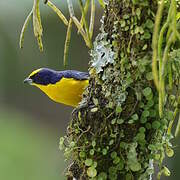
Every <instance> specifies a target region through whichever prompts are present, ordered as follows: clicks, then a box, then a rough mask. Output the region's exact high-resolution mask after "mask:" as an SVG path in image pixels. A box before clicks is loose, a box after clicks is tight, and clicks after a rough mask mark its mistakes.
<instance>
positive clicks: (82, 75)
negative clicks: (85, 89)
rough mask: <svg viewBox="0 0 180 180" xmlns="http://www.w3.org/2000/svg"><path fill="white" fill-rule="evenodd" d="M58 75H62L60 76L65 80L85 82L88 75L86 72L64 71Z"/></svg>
mask: <svg viewBox="0 0 180 180" xmlns="http://www.w3.org/2000/svg"><path fill="white" fill-rule="evenodd" d="M60 73H62V76H63V77H65V78H74V79H76V80H87V79H89V73H88V72H81V71H75V70H66V71H61V72H60Z"/></svg>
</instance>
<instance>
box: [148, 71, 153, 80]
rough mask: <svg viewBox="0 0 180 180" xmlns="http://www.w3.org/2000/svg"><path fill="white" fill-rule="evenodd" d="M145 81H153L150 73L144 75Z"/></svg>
mask: <svg viewBox="0 0 180 180" xmlns="http://www.w3.org/2000/svg"><path fill="white" fill-rule="evenodd" d="M146 79H147V80H148V81H152V80H153V75H152V72H148V73H147V74H146Z"/></svg>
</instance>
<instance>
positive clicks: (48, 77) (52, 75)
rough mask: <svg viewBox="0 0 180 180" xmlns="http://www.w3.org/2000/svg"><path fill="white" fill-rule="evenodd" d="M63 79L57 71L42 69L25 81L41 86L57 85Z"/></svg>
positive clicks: (34, 72)
mask: <svg viewBox="0 0 180 180" xmlns="http://www.w3.org/2000/svg"><path fill="white" fill-rule="evenodd" d="M61 78H62V75H61V74H60V73H58V72H57V71H54V70H51V69H48V68H41V69H38V70H35V71H33V72H32V73H31V74H30V75H29V77H28V78H26V79H25V80H24V82H25V83H29V84H32V83H35V84H40V85H48V84H55V83H56V82H58V81H59V80H60V79H61Z"/></svg>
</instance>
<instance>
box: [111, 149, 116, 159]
mask: <svg viewBox="0 0 180 180" xmlns="http://www.w3.org/2000/svg"><path fill="white" fill-rule="evenodd" d="M116 157H117V152H115V151H113V152H112V153H111V158H112V159H114V158H116Z"/></svg>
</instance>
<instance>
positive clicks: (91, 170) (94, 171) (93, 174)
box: [87, 167, 97, 178]
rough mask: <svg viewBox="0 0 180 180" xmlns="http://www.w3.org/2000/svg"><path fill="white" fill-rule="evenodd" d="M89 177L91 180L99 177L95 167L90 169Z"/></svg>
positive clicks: (88, 171) (88, 170)
mask: <svg viewBox="0 0 180 180" xmlns="http://www.w3.org/2000/svg"><path fill="white" fill-rule="evenodd" d="M87 175H88V176H89V177H91V178H94V177H96V175H97V170H96V169H95V168H94V167H89V168H88V169H87Z"/></svg>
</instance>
